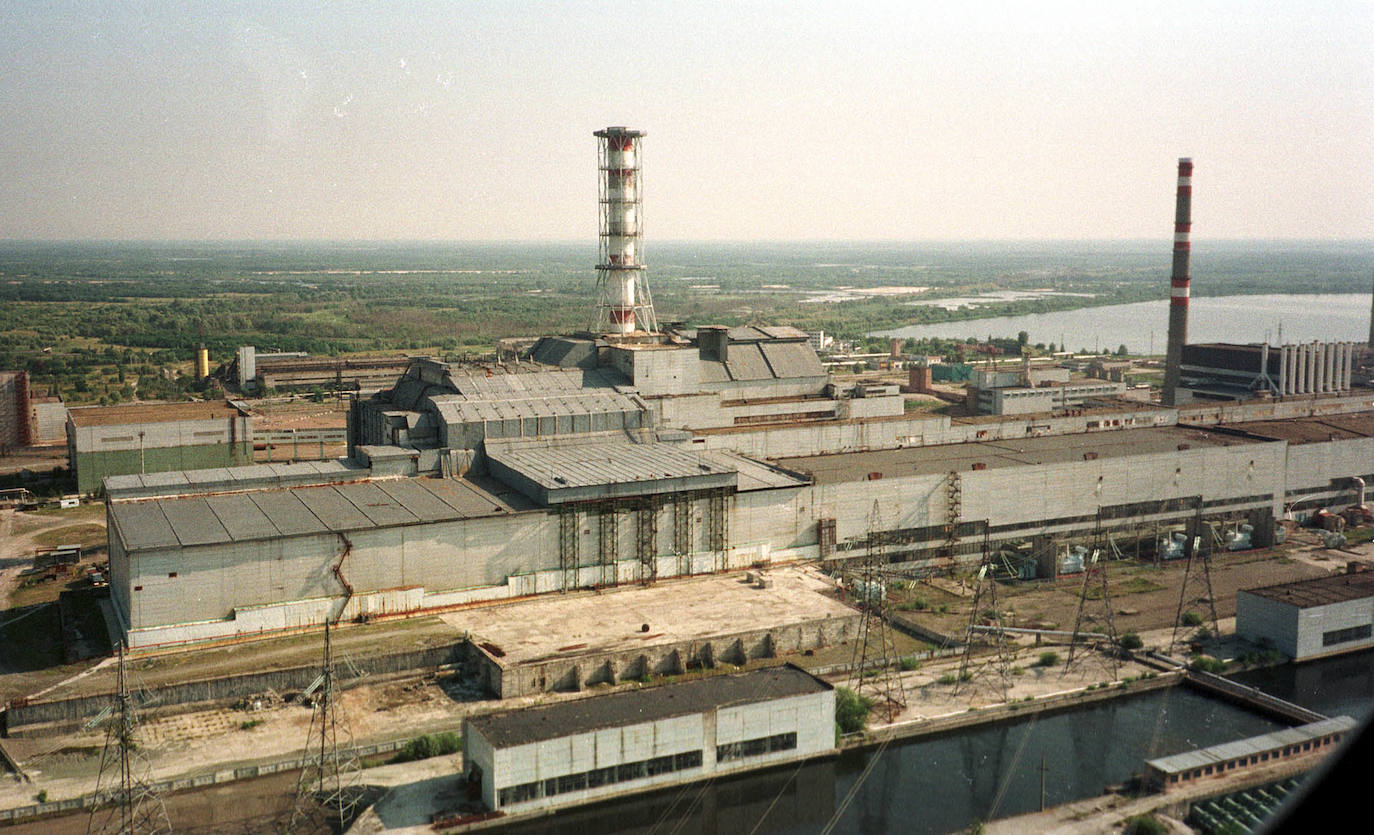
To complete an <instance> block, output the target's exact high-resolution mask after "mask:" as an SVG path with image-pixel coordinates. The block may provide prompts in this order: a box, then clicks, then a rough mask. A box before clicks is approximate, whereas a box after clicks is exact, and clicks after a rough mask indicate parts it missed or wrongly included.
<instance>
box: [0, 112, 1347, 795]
mask: <svg viewBox="0 0 1374 835" xmlns="http://www.w3.org/2000/svg"><path fill="white" fill-rule="evenodd" d="M595 135H596V138H597V141H598V147H599V171H600V189H599V205H600V224H599V240H600V250H599V253H600V258H599V263H598V264H597V265H596V274H597V279H596V280H597V282H598V298H599V303H598V305H597V308H596V310H595V311H594V313H593V314H592V315H591V316H589V321H588V323H587V329H586V330H585V331H580V332H576V333H570V334H560V335H550V336H545V337H542V338H539V339H537V340H533V341H531V342H530V343H529V344H528V345H527V346H526V347H524V348H523V349H521V350H515V351H513V352H511V353H510V355H509V356H506V357H503V356H502V355H498V357H497V359H498V360H500V361H492V362H444V361H441V360H439V359H435V358H430V357H412V358H405V357H386V358H376V359H357V360H335V359H317V358H308V357H305V356H303V355H274V354H260V353H257V352H256V350H255V349H254V348H252V347H244V348H242V349H240V351H239V353H238V356H237V357H236V359H235V360H234V361H233V363H232V365H231V366H230V368H229V369H228V372H227V373H228V375H229V376H230V377H231V378H232V379H233V381H234V382H235V383H236V384H237V386H238V387H239V388H240V390H242V391H253V390H256V391H261V390H264V389H268V388H289V387H291V386H304V387H310V386H323V387H326V388H329V389H331V390H350V391H352V392H354V395H353V398H352V401H351V404H350V406H349V408H348V420H347V428H346V432H345V435H344V438H345V439H346V443H347V455H346V456H344V457H341V458H331V459H325V460H317V461H291V462H283V463H254V442H255V438H254V435H255V427H254V420H255V418H254V414H253V412H252V408H251V406H250V405H248V404H246V403H244V402H241V401H218V402H196V403H179V404H166V405H137V406H125V407H118V408H113V409H101V408H73V409H71V410H69V411H67V413H66V414H67V417H66V439H67V444H68V455H69V461H70V464H71V467H72V469H73V473H74V477H75V481H76V489H77V490H78V491H79V492H80V493H83V494H99V495H103V497H104V501H105V504H106V518H107V528H108V537H109V560H110V567H109V570H110V601H111V607H110V609H111V612H112V614H113V618H114V620H115V621H116V622H117V623H116V624H115V631H116V632H117V635H118V638H119V640H121V641H123V642H124V643H125V644H126V645H127V646H128V647H131V648H133V649H168V648H177V647H195V646H199V645H204V644H211V643H217V642H226V641H238V640H241V639H244V638H249V637H256V636H270V635H275V634H282V633H287V632H292V631H298V630H307V629H316V628H319V627H323V626H325V625H326V624H330V625H332V624H337V623H340V622H367V621H369V620H374V619H379V618H395V617H403V616H409V615H416V614H421V613H443V612H451V611H454V610H456V609H459V608H460V607H465V606H468V605H470V604H476V603H483V602H491V601H504V600H510V601H515V600H517V599H518V600H521V601H523V603H522V604H518V605H525V604H528V603H529V602H530V601H531V600H538V599H540V596H545V595H564V594H567V593H570V592H574V591H578V590H584V589H605V588H608V587H614V586H624V585H635V584H638V585H645V586H648V585H653V584H656V583H658V582H659V581H663V580H667V579H669V578H683V577H690V576H693V575H706V574H716V573H722V572H735V571H744V570H754V571H760V570H766V569H770V568H773V567H776V566H780V565H781V564H785V563H802V564H814V565H819V566H822V567H825V568H827V569H831V570H839V569H843V567H844V566H845V565H846V563H848V562H850V561H857V560H864V559H866V558H871V557H875V556H877V555H881V560H882V562H883V563H884V565H885V566H886V567H888V568H890V569H892V570H897V571H901V572H905V575H906V576H909V577H913V578H918V577H930V576H937V575H948V574H952V573H955V572H956V571H959V570H961V569H962V570H967V569H969V568H971V567H976V566H977V564H979V563H980V562H986V561H987V556H988V554H989V553H995V554H997V555H998V560H997V562H998V564H999V565H1000V566H1003V567H1004V570H1005V572H1007V575H1008V576H1011V577H1015V578H1022V579H1026V578H1035V577H1049V578H1053V577H1057V576H1059V575H1060V574H1061V573H1064V572H1066V571H1079V572H1081V571H1082V570H1083V565H1082V557H1081V554H1082V551H1083V546H1086V545H1090V544H1091V543H1093V542H1097V543H1099V544H1100V543H1103V542H1106V543H1109V544H1110V547H1111V548H1112V549H1114V550H1115V551H1116V552H1118V553H1122V554H1129V555H1132V556H1136V557H1140V558H1142V559H1147V560H1163V559H1169V558H1172V557H1176V556H1179V555H1180V554H1181V548H1182V546H1180V545H1178V543H1180V542H1184V541H1187V540H1192V542H1193V543H1194V544H1193V545H1192V546H1191V547H1192V548H1194V549H1196V548H1199V547H1205V548H1206V549H1207V550H1209V551H1210V549H1211V548H1212V547H1213V544H1212V543H1220V542H1224V541H1232V542H1235V543H1236V544H1237V547H1265V546H1269V545H1272V544H1274V543H1275V542H1276V540H1277V539H1279V538H1281V537H1282V535H1283V534H1282V529H1281V527H1280V526H1279V524H1278V523H1279V521H1280V520H1283V519H1285V518H1292V517H1293V515H1294V514H1295V513H1299V514H1305V513H1306V512H1308V511H1312V510H1315V509H1317V508H1319V507H1320V508H1329V509H1331V510H1340V509H1342V508H1345V507H1347V506H1353V507H1355V508H1363V507H1364V485H1365V484H1366V483H1367V482H1368V481H1370V480H1371V479H1374V391H1371V390H1370V389H1368V388H1365V387H1362V386H1361V385H1359V380H1358V378H1359V374H1358V373H1357V372H1358V370H1359V368H1360V367H1361V364H1362V363H1363V362H1364V361H1365V357H1366V356H1367V352H1366V349H1365V347H1364V346H1362V345H1359V344H1351V343H1311V344H1302V345H1279V346H1271V345H1268V344H1264V343H1257V344H1246V345H1233V344H1208V345H1191V344H1188V342H1187V314H1188V299H1189V285H1190V276H1189V248H1190V233H1191V223H1192V206H1191V195H1192V192H1191V187H1192V171H1193V164H1192V161H1191V160H1188V159H1184V160H1180V162H1179V168H1178V191H1177V203H1176V216H1175V237H1174V248H1173V264H1172V276H1171V282H1170V283H1171V298H1170V303H1169V341H1168V349H1167V355H1166V360H1165V365H1164V369H1163V370H1164V384H1163V391H1162V399H1161V400H1160V402H1151V401H1149V400H1147V399H1142V398H1140V397H1138V396H1137V397H1135V398H1134V399H1132V398H1131V397H1129V395H1131V394H1132V393H1133V391H1132V387H1131V386H1130V385H1128V384H1127V382H1125V380H1124V378H1123V374H1122V369H1121V368H1120V367H1116V366H1113V365H1112V364H1111V363H1107V362H1103V361H1100V360H1099V361H1098V362H1097V363H1096V365H1095V366H1094V368H1093V369H1092V373H1093V376H1090V377H1083V376H1081V375H1075V374H1073V373H1072V371H1071V370H1070V368H1068V367H1067V363H1058V362H1056V363H1053V364H1046V363H1040V362H1037V363H1032V362H1031V361H1030V360H1029V359H1021V360H1020V361H1019V362H1012V363H1009V364H1005V365H1003V366H1001V367H996V366H993V365H992V364H991V363H989V364H988V366H987V367H971V368H966V369H964V371H963V372H961V373H962V374H963V376H965V377H966V378H967V383H968V384H967V386H966V387H965V388H964V389H963V394H962V402H963V404H964V405H965V406H966V407H967V412H968V414H967V416H963V417H957V416H954V417H952V416H949V415H946V414H932V413H928V412H908V411H907V405H906V404H907V397H906V394H908V393H911V392H923V391H932V390H933V388H932V387H933V386H934V385H935V383H936V381H937V380H939V379H940V377H939V376H936V371H937V368H936V365H937V364H934V363H931V362H928V361H924V360H922V361H918V362H915V363H913V364H912V367H911V368H910V369H909V374H910V377H909V385H907V386H906V387H905V389H906V390H905V391H904V390H903V387H902V386H899V385H897V384H896V383H891V382H881V381H873V380H865V379H863V378H859V377H855V376H846V377H843V378H841V377H837V376H835V375H833V374H832V373H831V372H830V370H828V369H827V367H826V365H825V364H824V363H823V360H822V357H821V356H820V355H818V350H817V349H818V348H819V347H820V346H822V345H824V344H825V341H824V339H825V338H824V335H818V334H807V333H805V332H802V331H800V330H797V329H794V328H790V327H772V326H763V325H758V326H738V327H722V326H708V325H697V326H694V327H693V326H687V325H683V324H679V323H674V324H665V325H660V323H659V319H658V317H657V314H656V313H655V310H654V306H653V302H652V298H651V294H650V290H649V283H648V280H647V278H648V271H647V265H646V264H645V263H644V261H643V257H642V253H643V227H642V222H641V221H642V217H643V206H642V184H641V183H642V180H641V173H642V172H641V167H640V158H641V157H640V150H641V146H642V142H643V140H644V138H645V134H644V133H643V132H641V131H637V130H631V129H628V128H623V127H610V128H606V129H604V130H600V131H597V132H596V134H595ZM1371 336H1372V337H1374V331H1372V333H1371ZM198 368H200V369H201V370H202V371H205V372H207V373H208V362H207V361H206V360H205V358H204V356H203V354H202V356H200V357H198ZM939 373H940V375H941V376H943V377H944V379H946V380H947V379H949V377H948V375H949V373H950V372H949V371H948V370H947V369H939ZM20 389H23V390H24V394H23V395H20V394H18V393H17V392H18V391H19V390H20ZM956 399H957V398H956ZM0 410H3V411H4V415H0V443H6V444H21V443H29V442H32V441H33V440H34V439H36V438H41V437H47V436H51V435H52V434H53V430H52V427H51V426H50V425H49V424H50V423H51V420H50V419H49V418H48V417H45V415H46V412H43V410H40V409H37V408H36V407H35V406H33V405H31V403H30V400H29V399H28V393H27V383H26V381H24V380H23V379H22V375H20V377H18V378H16V377H14V376H13V375H11V376H9V377H0ZM15 415H22V416H23V418H22V419H21V418H16V417H14V416H15ZM1228 537H1229V539H1228ZM1204 542H1205V543H1207V544H1206V545H1205V546H1202V545H1200V543H1204ZM1075 549H1077V550H1075ZM1075 553H1077V554H1078V557H1077V559H1078V563H1077V564H1076V565H1070V564H1071V563H1072V561H1073V560H1074V558H1075ZM999 570H1003V569H999ZM1371 576H1374V573H1366V574H1352V575H1349V576H1347V575H1336V576H1332V577H1330V578H1325V579H1319V580H1314V581H1310V582H1308V583H1306V584H1296V585H1285V586H1282V587H1267V588H1260V589H1254V590H1251V591H1247V592H1242V593H1241V596H1240V598H1239V601H1238V622H1237V630H1238V632H1239V633H1240V634H1242V636H1244V637H1246V638H1249V639H1250V640H1252V641H1254V642H1256V643H1259V644H1267V645H1269V646H1272V647H1274V648H1276V649H1277V650H1279V651H1281V652H1283V653H1285V654H1286V655H1288V656H1289V657H1292V658H1295V659H1304V658H1309V657H1315V656H1318V655H1321V654H1325V653H1328V652H1332V651H1344V650H1349V649H1352V648H1357V647H1364V646H1369V645H1371V644H1374V639H1371V636H1370V629H1371V624H1374V609H1371V605H1370V601H1371V599H1374V588H1372V587H1371V585H1370V583H1369V582H1368V579H1367V578H1369V577H1371ZM751 579H752V578H751ZM769 582H771V581H766V580H760V581H759V584H758V588H759V589H760V599H765V598H764V592H765V591H767V588H768V583H769ZM768 593H769V594H771V595H773V596H772V597H767V598H766V599H768V600H775V601H787V606H788V607H789V609H788V614H787V615H785V616H774V615H772V614H769V615H767V616H764V615H758V614H754V615H749V614H747V613H748V612H750V611H755V610H751V609H750V606H753V605H763V604H755V603H750V602H741V603H740V604H739V609H738V610H739V611H740V612H741V615H740V619H739V621H738V622H730V621H729V619H725V620H722V621H721V622H719V623H716V624H713V630H712V631H711V632H710V633H709V634H690V635H688V634H683V635H677V634H667V631H666V630H665V632H664V633H655V634H652V635H646V636H645V638H644V640H643V641H642V642H641V643H636V644H634V645H633V646H628V645H627V646H588V645H586V644H581V643H570V644H569V645H566V646H564V645H560V644H561V642H555V645H552V646H542V645H541V646H540V647H538V648H535V649H529V650H527V651H524V652H515V651H514V650H512V649H511V648H510V647H509V646H507V647H506V648H505V649H503V648H502V647H500V646H497V645H496V644H495V643H493V642H491V641H487V642H485V643H484V642H482V641H481V640H478V639H477V638H476V637H474V638H473V639H472V641H471V642H470V643H471V646H470V648H469V655H468V657H467V659H466V660H467V661H468V662H470V663H471V664H472V665H473V668H474V669H477V670H479V673H478V677H479V680H480V682H481V684H482V686H483V688H484V689H485V690H486V691H487V692H488V693H490V694H491V695H494V696H497V697H501V698H511V697H515V696H529V695H537V694H541V693H545V692H554V691H576V690H581V689H584V688H586V687H589V686H594V685H597V684H603V683H604V684H616V683H619V682H624V681H628V680H636V681H647V680H648V679H649V678H651V677H653V676H659V675H672V674H677V673H681V672H685V671H686V670H687V669H689V668H692V667H699V666H700V667H704V666H712V665H713V664H714V662H715V661H716V660H717V659H718V658H722V657H729V658H731V659H733V660H734V661H735V662H736V663H739V664H741V665H747V663H748V662H749V661H751V660H752V659H758V658H772V657H776V656H779V655H783V654H785V653H787V652H810V651H816V650H820V649H822V648H824V647H827V646H834V645H837V644H841V643H845V642H848V641H851V640H852V639H853V638H854V637H855V636H856V634H857V632H858V629H859V626H858V624H857V619H858V615H857V614H856V613H855V612H854V610H853V609H851V608H849V607H846V606H844V605H843V604H841V603H838V602H836V601H834V600H831V599H830V598H826V597H823V596H821V595H819V594H817V593H816V592H815V590H814V589H810V588H802V587H801V586H798V589H797V590H795V591H788V590H787V589H775V590H773V591H771V592H768ZM787 594H795V595H796V596H794V597H786V595H787ZM798 600H805V601H810V602H804V603H800V604H797V603H795V601H798ZM822 601H824V602H822ZM827 607H831V608H827ZM749 617H753V618H755V620H756V621H766V622H749V623H745V620H746V619H747V618H749ZM649 628H650V627H649V624H647V623H646V624H644V626H643V630H644V632H646V633H647V632H648V631H649ZM650 639H653V640H650ZM834 699H835V697H834V693H833V691H832V690H831V688H830V686H829V685H827V684H825V683H824V682H822V681H819V680H818V679H816V678H814V677H813V676H811V675H810V674H808V673H805V672H802V671H801V670H798V669H795V668H791V667H772V668H769V669H766V670H754V671H750V672H746V673H740V674H738V675H736V676H721V677H713V678H708V679H704V680H699V681H692V682H686V683H680V684H674V685H668V686H665V687H663V688H661V689H655V690H654V691H643V692H627V693H618V694H615V695H609V696H605V697H601V698H596V699H590V700H579V701H577V702H568V703H561V702H560V703H554V704H550V705H548V706H544V707H540V708H537V709H536V710H534V711H527V712H524V713H520V714H495V715H488V716H483V717H478V718H473V719H471V720H469V721H468V722H467V723H466V725H465V729H464V735H463V744H464V746H465V753H466V757H467V768H468V769H469V770H470V773H469V778H470V779H471V780H473V781H474V782H473V785H474V786H477V787H478V788H477V789H476V790H477V791H479V792H480V795H481V798H482V800H483V802H484V803H485V805H486V807H487V808H488V809H490V810H510V811H521V810H531V809H537V808H541V807H545V806H552V805H560V804H563V803H569V802H585V801H588V800H593V799H596V798H598V797H603V796H606V795H607V794H610V793H614V792H619V791H622V790H627V789H630V790H633V789H639V788H652V787H657V786H662V785H670V784H673V783H677V782H681V781H682V780H684V779H697V778H700V777H701V776H703V775H711V774H716V773H721V772H725V771H729V770H732V769H736V768H740V767H752V766H754V765H757V764H760V763H773V762H781V761H787V760H794V759H798V758H805V757H807V756H811V755H814V754H817V753H823V752H827V751H830V750H832V749H833V747H834V742H835V740H834V736H833V724H832V720H833V715H834ZM1339 730H1340V731H1341V732H1342V733H1343V732H1344V731H1345V730H1348V728H1347V727H1346V726H1345V725H1341V726H1340V729H1339ZM1312 733H1313V734H1315V735H1316V736H1315V737H1314V738H1315V739H1318V740H1319V741H1320V742H1321V743H1322V744H1323V745H1324V744H1326V743H1327V742H1329V741H1330V738H1328V737H1329V736H1330V730H1329V729H1328V728H1327V727H1326V726H1325V725H1322V726H1319V727H1317V728H1316V730H1315V731H1313V732H1312ZM1286 740H1287V738H1286V737H1285V738H1284V739H1282V740H1279V742H1278V743H1275V742H1273V741H1272V740H1270V741H1265V742H1264V743H1263V745H1271V743H1272V744H1274V745H1278V744H1279V743H1286ZM1303 740H1304V741H1303V742H1300V743H1299V744H1306V742H1308V741H1310V740H1307V738H1306V737H1304V738H1303ZM1257 744H1259V743H1257ZM1263 745H1261V747H1263ZM1256 750H1259V749H1258V748H1257V749H1256ZM1264 750H1266V751H1267V750H1268V749H1267V748H1265V749H1264ZM1303 750H1307V749H1303ZM1247 751H1248V749H1247ZM1223 754H1225V752H1223ZM1217 756H1222V755H1221V754H1218V755H1217ZM1226 756H1229V754H1226ZM1237 756H1238V757H1239V756H1240V755H1239V754H1237ZM1247 756H1248V754H1247ZM1257 756H1258V755H1257ZM1266 759H1267V755H1266ZM1150 767H1151V772H1150V773H1151V779H1152V780H1155V781H1156V782H1158V783H1159V784H1160V785H1161V786H1169V785H1173V784H1177V783H1179V781H1180V780H1182V781H1185V782H1186V781H1187V780H1189V779H1192V778H1194V777H1197V776H1200V775H1201V771H1200V767H1198V769H1197V773H1194V770H1195V769H1194V766H1193V765H1192V760H1188V761H1186V762H1184V761H1175V760H1170V759H1164V760H1158V761H1152V763H1151V766H1150ZM1209 773H1210V772H1209Z"/></svg>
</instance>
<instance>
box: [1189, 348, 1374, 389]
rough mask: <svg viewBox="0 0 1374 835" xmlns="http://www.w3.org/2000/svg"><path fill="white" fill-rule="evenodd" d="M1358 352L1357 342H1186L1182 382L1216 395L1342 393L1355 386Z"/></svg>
mask: <svg viewBox="0 0 1374 835" xmlns="http://www.w3.org/2000/svg"><path fill="white" fill-rule="evenodd" d="M1359 353H1360V344H1359V343H1358V342H1309V343H1304V344H1300V345H1279V346H1270V345H1268V344H1265V343H1260V344H1256V345H1235V344H1229V343H1209V344H1202V345H1185V346H1183V351H1182V354H1181V359H1180V363H1181V367H1180V375H1179V387H1180V388H1181V389H1184V390H1186V391H1187V395H1188V396H1190V397H1193V398H1203V399H1211V400H1248V399H1251V398H1254V397H1257V396H1272V397H1281V396H1285V395H1294V394H1340V393H1344V392H1348V391H1350V386H1351V378H1352V370H1353V368H1354V366H1355V364H1356V359H1357V357H1358V356H1359Z"/></svg>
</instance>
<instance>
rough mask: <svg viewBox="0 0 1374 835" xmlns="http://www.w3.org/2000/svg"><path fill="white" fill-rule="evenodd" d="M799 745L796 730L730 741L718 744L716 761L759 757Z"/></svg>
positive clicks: (788, 749)
mask: <svg viewBox="0 0 1374 835" xmlns="http://www.w3.org/2000/svg"><path fill="white" fill-rule="evenodd" d="M796 747H797V734H796V732H795V731H794V732H792V733H785V734H776V735H774V736H764V737H759V738H758V739H750V740H746V741H744V742H730V743H727V744H725V745H717V746H716V762H731V761H733V760H742V759H745V758H747V757H758V756H761V755H763V754H768V753H776V752H778V751H791V750H792V749H794V748H796Z"/></svg>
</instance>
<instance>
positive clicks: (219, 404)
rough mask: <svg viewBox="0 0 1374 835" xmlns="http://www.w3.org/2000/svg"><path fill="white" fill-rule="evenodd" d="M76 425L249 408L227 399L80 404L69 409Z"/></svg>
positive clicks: (216, 414) (218, 416)
mask: <svg viewBox="0 0 1374 835" xmlns="http://www.w3.org/2000/svg"><path fill="white" fill-rule="evenodd" d="M68 413H69V414H70V415H71V419H72V423H73V424H75V425H76V426H119V425H121V424H126V423H168V422H171V421H178V420H226V419H228V418H236V417H247V416H248V412H247V411H245V410H242V409H240V408H239V407H237V406H235V405H234V404H232V403H230V402H229V401H228V400H217V401H215V402H213V403H210V402H202V401H192V402H189V403H135V404H131V405H128V406H78V407H74V408H72V409H69V410H68Z"/></svg>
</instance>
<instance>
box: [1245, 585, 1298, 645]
mask: <svg viewBox="0 0 1374 835" xmlns="http://www.w3.org/2000/svg"><path fill="white" fill-rule="evenodd" d="M1236 635H1238V636H1239V637H1241V638H1244V639H1245V640H1247V641H1250V642H1252V643H1255V644H1260V645H1265V644H1267V645H1270V646H1272V647H1273V648H1274V649H1276V650H1278V651H1279V652H1281V653H1283V654H1284V655H1287V656H1288V657H1289V658H1297V657H1298V607H1296V606H1289V605H1288V604H1286V603H1280V602H1278V601H1276V600H1270V599H1269V598H1267V597H1260V596H1259V595H1257V594H1251V593H1249V592H1247V591H1245V590H1243V589H1242V590H1240V591H1238V592H1236Z"/></svg>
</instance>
